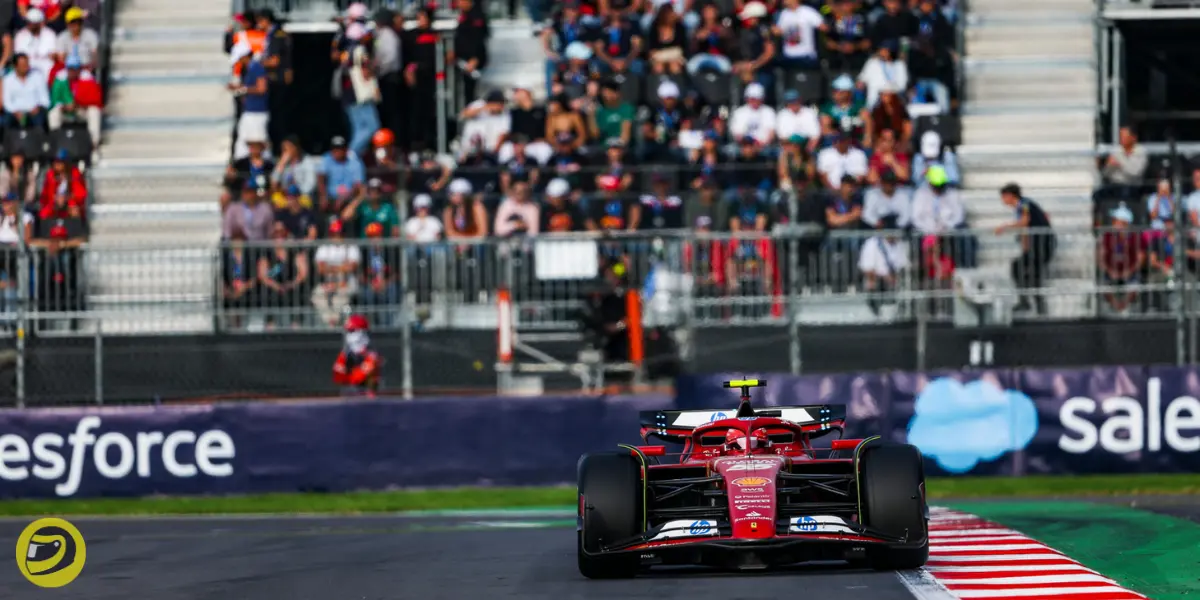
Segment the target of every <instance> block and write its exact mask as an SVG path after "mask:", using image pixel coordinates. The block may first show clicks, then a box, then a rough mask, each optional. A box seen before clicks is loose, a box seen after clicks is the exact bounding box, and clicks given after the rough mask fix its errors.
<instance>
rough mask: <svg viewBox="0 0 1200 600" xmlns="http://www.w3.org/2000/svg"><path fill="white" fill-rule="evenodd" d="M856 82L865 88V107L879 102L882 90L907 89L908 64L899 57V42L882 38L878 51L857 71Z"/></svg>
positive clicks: (872, 106)
mask: <svg viewBox="0 0 1200 600" xmlns="http://www.w3.org/2000/svg"><path fill="white" fill-rule="evenodd" d="M858 84H859V85H860V86H862V87H864V88H866V90H867V108H868V109H872V108H874V107H875V104H876V103H877V102H879V94H880V93H881V92H882V91H883V90H885V89H886V90H894V91H898V92H900V93H903V91H904V90H907V89H908V66H907V65H905V64H904V61H903V60H901V59H900V44H899V42H897V41H896V40H884V41H883V43H882V44H880V46H879V51H878V52H876V53H875V55H874V56H872V57H871V58H869V59H867V64H865V65H863V68H862V71H860V72H859V73H858Z"/></svg>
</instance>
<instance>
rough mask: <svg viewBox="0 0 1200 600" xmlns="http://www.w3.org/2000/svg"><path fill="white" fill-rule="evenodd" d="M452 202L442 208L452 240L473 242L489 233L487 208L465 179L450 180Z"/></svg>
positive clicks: (443, 218) (445, 223)
mask: <svg viewBox="0 0 1200 600" xmlns="http://www.w3.org/2000/svg"><path fill="white" fill-rule="evenodd" d="M449 191H450V203H449V204H447V205H446V208H445V209H443V210H442V226H443V230H444V231H445V233H446V238H447V239H449V240H451V241H459V242H473V241H478V240H482V239H483V238H484V237H486V236H487V234H488V222H487V209H485V208H484V207H483V203H482V202H479V201H478V200H477V199H476V198H475V195H474V194H473V193H472V192H473V190H472V189H471V184H470V183H468V182H467V180H465V179H455V180H454V181H452V182H450V188H449Z"/></svg>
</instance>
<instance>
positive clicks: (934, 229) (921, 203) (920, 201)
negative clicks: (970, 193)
mask: <svg viewBox="0 0 1200 600" xmlns="http://www.w3.org/2000/svg"><path fill="white" fill-rule="evenodd" d="M912 224H913V228H914V229H915V230H916V232H917V233H920V234H923V235H944V234H948V233H950V232H951V231H954V230H955V229H958V228H960V227H962V226H963V225H965V224H966V212H965V209H964V207H963V203H962V198H961V197H960V196H959V193H958V190H957V189H955V188H953V187H950V185H949V178H948V177H947V175H946V171H945V169H943V168H941V167H936V166H935V167H930V169H929V171H928V172H927V173H926V179H925V182H924V183H923V184H921V185H920V186H918V187H917V188H916V192H915V193H914V194H913V201H912Z"/></svg>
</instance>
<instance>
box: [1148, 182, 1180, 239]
mask: <svg viewBox="0 0 1200 600" xmlns="http://www.w3.org/2000/svg"><path fill="white" fill-rule="evenodd" d="M1175 205H1176V200H1175V194H1174V193H1172V191H1171V180H1170V179H1166V178H1162V179H1159V180H1158V186H1157V187H1156V188H1155V190H1154V193H1153V194H1150V196H1149V197H1147V198H1146V214H1147V215H1149V217H1150V226H1151V227H1153V228H1154V229H1162V228H1163V221H1174V220H1175Z"/></svg>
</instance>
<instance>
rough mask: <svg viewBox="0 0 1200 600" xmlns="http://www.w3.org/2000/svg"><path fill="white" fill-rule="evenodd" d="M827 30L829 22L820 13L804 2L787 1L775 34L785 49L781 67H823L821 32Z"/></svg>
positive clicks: (781, 56) (777, 20) (778, 20)
mask: <svg viewBox="0 0 1200 600" xmlns="http://www.w3.org/2000/svg"><path fill="white" fill-rule="evenodd" d="M825 30H826V25H825V19H824V18H823V17H821V13H820V12H818V11H817V9H815V8H813V7H811V6H808V5H807V4H801V3H800V0H784V2H783V9H782V10H780V11H779V16H778V18H776V20H775V34H776V35H778V36H779V39H780V41H781V42H782V45H783V52H782V53H781V55H780V56H779V58H778V62H779V64H780V65H781V66H783V67H784V68H788V69H815V68H817V67H819V66H820V63H819V57H818V56H817V32H818V31H825Z"/></svg>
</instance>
